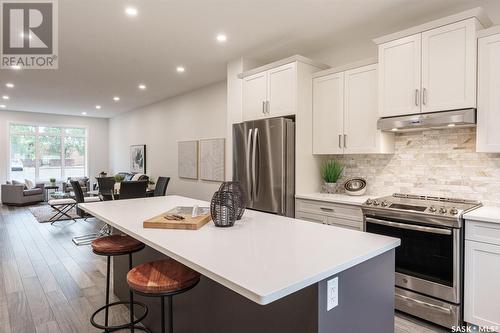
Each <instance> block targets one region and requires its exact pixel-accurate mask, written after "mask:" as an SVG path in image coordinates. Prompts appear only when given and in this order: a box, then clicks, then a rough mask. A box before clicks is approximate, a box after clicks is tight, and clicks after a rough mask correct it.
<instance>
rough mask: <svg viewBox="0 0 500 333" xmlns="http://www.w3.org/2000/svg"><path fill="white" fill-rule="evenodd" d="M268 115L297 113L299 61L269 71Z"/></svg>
mask: <svg viewBox="0 0 500 333" xmlns="http://www.w3.org/2000/svg"><path fill="white" fill-rule="evenodd" d="M267 76H268V77H267V83H268V85H267V103H268V104H267V112H268V116H271V117H277V116H286V115H290V114H295V113H296V99H297V98H296V93H297V88H296V87H297V86H296V81H297V63H295V62H293V63H291V64H286V65H283V66H280V67H277V68H273V69H271V70H269V71H268V72H267Z"/></svg>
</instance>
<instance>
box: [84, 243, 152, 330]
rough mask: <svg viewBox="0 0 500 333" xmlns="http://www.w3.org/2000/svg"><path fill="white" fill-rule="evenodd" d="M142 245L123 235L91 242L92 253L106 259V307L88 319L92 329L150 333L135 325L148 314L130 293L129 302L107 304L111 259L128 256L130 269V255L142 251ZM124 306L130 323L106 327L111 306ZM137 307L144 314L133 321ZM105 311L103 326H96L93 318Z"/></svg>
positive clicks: (145, 308) (142, 304)
mask: <svg viewBox="0 0 500 333" xmlns="http://www.w3.org/2000/svg"><path fill="white" fill-rule="evenodd" d="M144 246H145V245H144V244H143V243H141V242H139V241H138V240H136V239H134V238H132V237H130V236H125V235H111V236H106V237H101V238H97V239H95V240H93V241H92V251H93V252H94V253H95V254H98V255H101V256H106V257H107V268H106V305H104V306H102V307H100V308H99V309H97V311H95V312H94V313H93V314H92V316H91V317H90V322H91V324H92V325H93V326H94V327H97V328H100V329H102V330H104V332H112V331H116V330H120V329H124V328H130V331H131V332H134V330H135V329H137V330H141V331H146V332H150V331H149V330H148V329H147V328H145V327H141V326H138V325H137V324H138V323H139V322H140V321H141V320H143V319H144V318H146V315H147V314H148V308H147V306H146V305H145V304H144V303H141V302H134V295H133V293H132V292H130V300H129V301H119V302H113V303H109V279H110V270H111V257H114V256H121V255H126V254H128V258H129V260H128V262H129V269H132V253H135V252H138V251H140V250H142V249H144ZM120 304H126V305H129V307H130V322H129V323H125V324H122V325H116V326H110V325H108V319H109V309H110V308H111V307H113V306H116V305H120ZM133 305H138V306H140V307H142V308H143V309H144V314H143V315H142V316H141V317H140V318H138V319H136V320H134V306H133ZM103 310H104V311H105V313H104V325H101V324H98V323H97V322H96V321H95V317H96V316H97V314H99V313H100V312H101V311H103Z"/></svg>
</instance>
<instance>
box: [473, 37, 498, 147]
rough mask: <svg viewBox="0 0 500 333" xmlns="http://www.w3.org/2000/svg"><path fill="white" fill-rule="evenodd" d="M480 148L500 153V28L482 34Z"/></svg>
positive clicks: (480, 57)
mask: <svg viewBox="0 0 500 333" xmlns="http://www.w3.org/2000/svg"><path fill="white" fill-rule="evenodd" d="M478 45H479V64H478V68H479V73H478V74H479V75H478V101H477V103H478V104H477V146H476V147H477V148H476V149H477V151H478V152H485V153H500V130H499V129H498V124H500V29H498V33H497V34H494V35H489V36H486V37H482V38H479V42H478Z"/></svg>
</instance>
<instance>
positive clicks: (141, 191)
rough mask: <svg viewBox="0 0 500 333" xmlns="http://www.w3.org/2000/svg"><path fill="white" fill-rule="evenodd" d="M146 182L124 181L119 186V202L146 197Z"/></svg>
mask: <svg viewBox="0 0 500 333" xmlns="http://www.w3.org/2000/svg"><path fill="white" fill-rule="evenodd" d="M147 187H148V181H147V180H137V181H125V182H121V184H120V200H121V199H136V198H145V197H146V188H147Z"/></svg>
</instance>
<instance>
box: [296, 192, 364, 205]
mask: <svg viewBox="0 0 500 333" xmlns="http://www.w3.org/2000/svg"><path fill="white" fill-rule="evenodd" d="M320 195H325V194H323V193H308V194H296V195H295V199H301V200H313V201H320V202H331V203H337V204H341V205H351V206H361V205H362V204H363V203H364V202H365V201H366V198H367V197H368V196H367V195H360V196H355V195H348V194H335V195H338V196H344V198H339V197H331V198H325V197H322V196H320ZM360 198H362V199H361V201H360Z"/></svg>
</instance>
